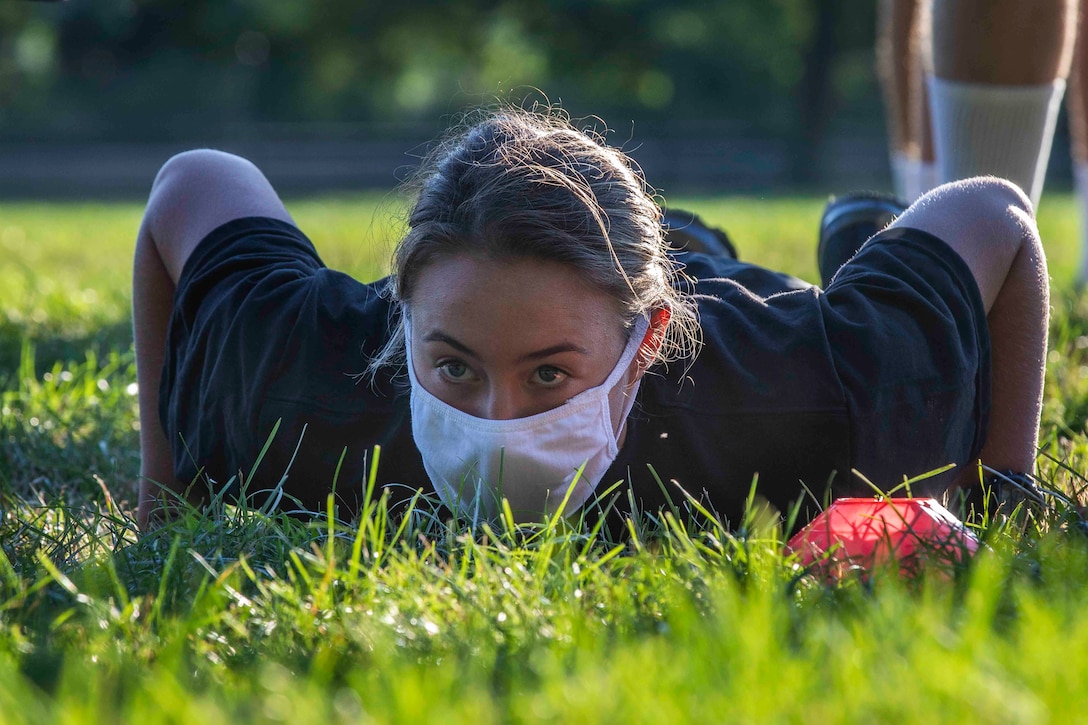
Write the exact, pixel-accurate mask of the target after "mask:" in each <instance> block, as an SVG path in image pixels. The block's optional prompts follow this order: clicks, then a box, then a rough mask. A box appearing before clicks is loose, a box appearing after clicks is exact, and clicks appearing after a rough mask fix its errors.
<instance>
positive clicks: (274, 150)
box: [0, 128, 1069, 200]
mask: <svg viewBox="0 0 1088 725" xmlns="http://www.w3.org/2000/svg"><path fill="white" fill-rule="evenodd" d="M713 131H714V130H713V129H710V130H708V131H705V132H702V133H700V132H698V129H697V128H696V129H694V131H692V132H689V133H683V134H676V133H670V134H658V135H644V136H640V137H638V138H637V139H636V140H635V141H632V142H631V143H630V144H628V151H629V153H630V154H631V156H632V157H633V158H634V159H635V160H636V161H637V162H638V163H639V164H640V165H641V166H642V168H643V170H644V172H645V174H646V178H647V179H648V180H649V182H650V183H651V184H652V185H653V186H654V187H656V188H657V189H660V190H662V191H663V192H664V193H666V194H670V193H708V194H715V193H744V192H749V193H772V192H775V191H782V192H789V191H798V190H800V191H811V192H819V193H824V192H827V193H839V192H843V191H848V190H851V189H859V188H868V189H889V188H890V185H891V182H890V176H889V171H888V162H887V152H886V149H885V146H884V139H883V137H882V136H881V135H880V134H878V133H872V132H870V133H862V134H857V133H853V134H846V133H842V134H838V135H832V136H830V137H828V138H827V139H825V141H824V143H823V145H822V146H821V148H820V150H819V152H818V153H817V154H816V156H815V161H814V164H815V168H814V169H813V170H812V171H813V173H812V174H811V178H812V180H811V181H809V182H807V183H806V184H805V185H804V187H803V188H800V189H799V188H798V184H797V183H796V182H795V179H794V177H795V171H796V169H795V167H794V165H793V164H791V163H790V161H791V153H793V152H795V150H796V149H795V147H794V148H791V146H790V144H789V143H788V142H787V141H785V140H777V139H773V138H766V137H755V136H750V135H740V134H733V135H720V134H717V133H714V132H713ZM425 143H426V140H425V139H423V138H419V139H410V138H398V139H392V140H365V139H360V138H331V139H313V138H302V139H300V138H294V139H292V138H283V137H281V138H275V139H257V140H246V139H237V138H236V139H233V140H229V141H224V142H222V143H218V144H216V147H217V148H221V149H223V150H226V151H231V152H234V153H238V154H241V155H243V156H245V157H247V158H249V159H251V160H253V161H254V162H255V163H256V164H257V165H258V166H260V167H261V168H262V169H263V170H264V172H265V173H266V174H267V175H268V177H269V178H270V179H271V181H272V183H273V184H274V185H275V186H276V187H277V189H278V190H279V191H280V192H281V193H282V194H286V195H298V194H309V193H321V192H328V191H351V190H359V189H391V188H393V187H394V186H396V184H397V183H398V181H399V180H401V179H403V178H405V177H406V176H407V175H408V174H409V173H410V170H411V169H412V168H413V167H414V166H415V165H416V164H417V163H418V157H419V154H420V153H421V150H422V149H423V148H424V144H425ZM194 145H198V144H192V143H186V142H178V141H175V142H161V143H94V142H87V141H80V142H45V141H34V140H25V141H0V198H7V199H20V198H45V199H88V200H94V199H116V198H129V199H139V198H142V197H145V196H146V195H147V192H148V190H149V188H150V186H151V181H152V179H154V177H155V173H156V171H157V170H158V168H159V167H160V166H161V165H162V163H163V162H164V161H166V159H168V158H169V157H170V156H171V155H173V154H174V153H177V152H179V151H183V150H185V149H187V148H192V147H194ZM1051 174H1052V176H1056V177H1066V176H1068V175H1069V162H1068V145H1067V143H1066V141H1065V139H1064V138H1059V139H1058V140H1057V141H1056V143H1055V150H1054V155H1053V161H1052V164H1051ZM1058 183H1062V181H1058ZM1066 183H1067V182H1066Z"/></svg>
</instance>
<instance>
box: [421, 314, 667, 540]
mask: <svg viewBox="0 0 1088 725" xmlns="http://www.w3.org/2000/svg"><path fill="white" fill-rule="evenodd" d="M648 328H649V320H648V319H647V318H645V317H641V318H639V320H638V322H637V323H636V324H635V327H634V330H632V333H631V338H630V340H629V341H628V343H627V347H626V348H625V349H624V351H623V354H622V355H620V359H619V362H617V363H616V367H615V368H614V369H613V370H612V372H611V373H610V374H609V376H608V378H607V379H606V380H605V381H604V383H602V384H601V385H599V386H597V387H595V388H590V389H589V390H584V391H582V392H581V393H579V394H578V395H575V396H574V397H573V398H571V399H570V400H568V401H567V402H566V403H564V404H562V405H560V406H559V407H557V408H553V409H551V410H548V411H545V412H543V413H538V414H537V415H531V416H529V417H528V418H516V419H513V420H488V419H486V418H477V417H475V416H472V415H469V414H468V413H465V412H463V411H460V410H458V409H456V408H454V407H453V406H452V405H449V404H448V403H444V402H442V401H441V400H439V399H438V398H436V397H435V396H434V395H432V394H431V393H429V392H427V390H426V389H424V387H423V386H422V385H420V383H419V380H418V379H417V378H416V373H415V367H414V365H413V362H412V344H411V339H412V333H411V329H410V327H409V323H408V320H407V317H405V320H404V335H405V345H406V347H407V353H408V377H409V379H410V380H411V383H412V400H411V406H412V437H413V438H414V439H415V443H416V447H417V448H419V452H420V454H422V456H423V467H424V468H425V469H426V470H427V475H428V476H429V477H430V479H431V483H432V484H434V487H435V490H437V491H438V494H439V496H441V497H442V501H443V503H445V504H446V506H448V507H449V508H450V510H452V511H454V512H455V513H457V514H459V515H462V516H465V517H466V518H469V519H471V520H473V521H476V520H478V519H481V518H493V517H494V516H496V515H497V514H498V512H499V505H500V501H501V500H502V497H506V499H507V500H508V501H509V502H510V509H511V510H512V511H513V513H514V518H515V520H518V521H532V520H537V521H539V520H540V518H541V514H543V513H551V512H554V511H556V510H558V509H559V507H560V505H561V504H562V503H563V500H564V499H565V498H566V500H567V503H566V506H565V508H564V509H563V510H564V512H566V513H571V512H574V511H577V510H578V508H579V507H580V506H581V505H582V504H583V503H585V501H586V499H588V498H589V496H590V494H592V493H593V490H594V489H595V488H596V487H597V484H598V483H599V482H600V480H601V478H602V477H603V476H604V474H605V472H606V471H607V470H608V467H609V466H610V465H612V461H614V460H615V458H616V455H617V454H618V453H619V443H618V440H619V437H620V434H621V432H622V431H623V428H624V425H625V424H626V421H627V416H628V415H629V414H630V412H631V407H632V406H633V405H634V403H635V394H636V393H637V392H638V382H636V383H635V384H634V385H633V386H631V389H630V390H629V391H628V392H627V394H626V396H625V397H624V400H623V409H622V415H621V416H620V417H619V421H620V423H619V425H618V426H616V427H615V428H613V425H612V411H611V407H610V406H609V403H608V398H609V393H610V392H611V391H612V390H613V389H614V388H615V387H616V386H617V385H620V384H621V383H622V381H623V378H624V374H625V373H626V372H627V369H628V367H629V366H630V364H631V361H632V360H634V359H635V355H636V354H637V353H638V349H639V346H640V344H641V343H642V338H643V337H644V336H645V334H646V330H647V329H648ZM583 464H585V467H584V469H583V470H582V474H581V475H580V476H577V478H578V481H577V483H574V479H575V477H576V475H577V472H578V469H579V468H582V466H583ZM572 483H574V488H573V490H570V489H571V485H572ZM568 491H570V497H569V498H567V493H568Z"/></svg>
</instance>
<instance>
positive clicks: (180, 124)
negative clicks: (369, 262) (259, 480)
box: [0, 0, 883, 185]
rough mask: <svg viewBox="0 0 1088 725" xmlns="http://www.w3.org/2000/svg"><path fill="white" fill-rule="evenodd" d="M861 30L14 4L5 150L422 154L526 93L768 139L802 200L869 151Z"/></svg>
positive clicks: (714, 15) (301, 6)
mask: <svg viewBox="0 0 1088 725" xmlns="http://www.w3.org/2000/svg"><path fill="white" fill-rule="evenodd" d="M874 24H875V3H874V2H872V0H722V1H721V2H716V3H705V2H700V1H696V0H670V2H649V1H648V0H548V1H546V2H541V1H540V0H535V1H534V0H458V2H436V1H435V0H399V1H397V2H381V3H379V2H374V1H373V0H363V1H362V2H359V1H356V2H348V1H346V0H69V1H68V2H63V3H41V2H13V1H12V0H8V1H7V2H3V3H0V33H2V40H0V142H6V143H9V144H11V143H17V142H39V143H40V142H77V141H79V142H126V143H132V142H141V141H142V142H174V141H176V142H185V141H193V140H198V141H200V142H202V143H224V142H225V143H229V142H230V140H232V139H253V138H271V137H276V136H277V135H279V136H283V135H285V134H286V135H290V136H305V137H307V138H314V137H336V136H340V137H344V136H349V137H350V136H352V135H353V134H355V135H365V136H366V137H368V138H380V137H383V136H388V137H390V138H407V137H412V138H414V137H417V136H418V137H421V138H426V137H429V136H431V135H433V133H434V132H435V131H437V130H438V129H440V128H442V127H443V125H444V123H445V122H446V121H448V120H449V117H450V116H451V115H452V114H455V113H456V111H457V110H458V109H460V108H463V107H465V106H468V105H476V104H479V103H485V102H487V101H488V100H492V99H494V98H495V97H504V98H518V97H520V96H523V95H525V94H527V93H530V92H531V91H530V89H539V90H540V92H542V93H543V94H545V95H546V96H547V98H549V99H551V100H552V101H560V102H562V104H563V105H564V106H565V107H566V108H567V109H568V110H569V111H570V112H571V113H572V115H575V116H582V115H588V114H596V115H598V116H601V117H602V118H603V119H605V120H606V121H607V122H608V123H609V125H610V126H611V127H613V128H615V129H616V130H617V134H618V135H619V140H620V141H621V142H622V141H623V140H624V139H626V138H631V139H632V145H633V146H637V145H638V143H639V141H640V139H642V138H644V137H661V136H665V137H668V136H670V135H672V136H674V137H685V136H686V137H690V136H693V135H694V136H700V137H707V138H709V137H725V136H731V137H743V138H745V139H750V140H755V141H758V140H760V139H774V140H775V143H776V144H784V149H785V152H784V153H783V154H782V156H783V158H785V159H787V161H785V162H784V163H785V165H786V166H785V168H783V169H781V171H780V173H779V175H780V176H784V177H785V178H786V179H788V180H790V181H792V182H795V183H796V184H800V185H804V184H808V183H812V182H815V181H818V180H819V178H820V168H819V167H820V159H821V158H823V156H821V154H823V155H824V156H826V153H827V150H826V143H825V142H826V140H827V139H828V137H829V136H834V137H836V138H849V139H858V138H868V139H871V143H870V145H875V146H876V147H877V149H878V150H879V151H882V146H880V144H881V143H882V134H883V117H882V113H881V107H880V103H879V93H878V88H877V85H876V81H875V77H874V71H873V38H874ZM693 129H694V130H693ZM878 163H883V159H880V161H879V162H878Z"/></svg>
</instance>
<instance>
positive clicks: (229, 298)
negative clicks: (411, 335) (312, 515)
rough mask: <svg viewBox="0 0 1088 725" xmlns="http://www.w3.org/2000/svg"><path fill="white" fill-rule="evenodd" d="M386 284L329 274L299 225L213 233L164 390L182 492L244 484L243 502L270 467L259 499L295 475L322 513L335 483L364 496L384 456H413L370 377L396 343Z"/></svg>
mask: <svg viewBox="0 0 1088 725" xmlns="http://www.w3.org/2000/svg"><path fill="white" fill-rule="evenodd" d="M380 284H381V283H375V284H370V285H365V284H362V283H360V282H358V281H357V280H355V279H353V278H351V277H350V276H348V275H346V274H342V273H340V272H336V271H333V270H330V269H327V268H326V267H325V266H324V264H323V263H322V262H321V259H320V257H319V256H318V254H317V252H316V250H315V249H314V247H313V244H312V243H311V242H310V240H309V239H307V238H306V236H305V235H304V234H303V233H302V232H301V231H299V230H298V229H297V228H296V227H294V226H293V225H291V224H287V223H285V222H281V221H277V220H274V219H265V218H248V219H239V220H235V221H233V222H230V223H228V224H225V225H223V226H221V227H219V228H218V229H216V230H214V231H213V232H212V233H211V234H209V235H208V236H207V237H206V238H205V239H204V240H203V241H202V242H201V243H200V244H199V245H198V247H197V248H196V250H194V253H193V255H192V256H191V258H190V259H189V261H188V262H187V264H186V267H185V269H184V270H183V273H182V275H181V279H179V282H178V289H177V293H176V296H175V308H174V313H173V318H172V320H171V325H170V333H169V342H168V348H167V359H166V363H165V366H164V371H163V379H162V387H161V390H160V415H161V417H162V420H163V424H164V429H165V430H166V432H167V435H168V436H170V437H171V439H172V446H173V450H174V466H175V473H176V474H177V475H178V477H179V479H180V480H187V479H191V478H192V477H193V476H195V475H196V474H197V472H198V471H201V470H203V471H204V472H206V473H208V475H210V476H211V477H213V478H215V479H216V480H217V481H218V482H219V483H220V484H225V483H226V481H227V479H229V478H230V477H233V476H237V475H238V474H239V473H241V474H242V477H241V478H240V479H237V480H236V482H235V488H236V489H237V488H238V487H239V486H238V484H239V483H240V481H241V480H242V479H244V478H246V477H248V474H249V473H250V471H251V470H252V469H253V467H254V466H255V465H256V464H257V463H258V459H259V458H260V460H259V466H257V469H256V475H255V476H254V477H253V479H252V480H251V481H249V486H250V488H249V490H248V492H249V493H253V492H255V491H259V490H262V489H265V488H271V487H273V486H275V485H276V484H277V483H279V482H280V481H281V480H282V479H284V476H285V475H286V476H287V478H286V480H285V481H284V490H285V492H287V493H288V494H290V495H292V496H294V497H296V498H298V499H299V501H300V503H303V504H304V505H306V506H308V507H315V506H322V505H323V500H324V496H325V494H326V493H327V492H328V491H329V490H330V489H331V488H332V487H333V485H334V479H335V483H336V485H337V486H338V487H343V488H344V489H349V488H350V489H351V490H352V491H354V492H355V493H357V489H358V485H359V482H360V480H361V479H362V477H363V473H362V472H363V471H364V470H365V467H366V460H367V457H368V456H369V455H370V451H371V450H372V448H373V446H374V445H375V444H385V445H387V446H390V447H393V448H397V445H398V444H400V445H401V446H403V443H404V439H405V432H406V431H407V415H406V410H407V408H406V406H405V405H403V403H402V401H401V400H400V397H401V396H398V394H397V391H396V390H395V389H394V387H393V385H392V384H391V381H389V380H380V381H378V382H376V383H371V382H369V381H362V380H361V378H360V374H361V373H363V371H364V370H365V368H366V365H367V361H368V360H369V358H370V356H371V355H372V354H373V353H375V352H376V351H377V350H379V349H380V348H381V346H382V345H384V344H385V341H386V340H387V339H388V337H389V313H390V305H389V300H388V299H387V298H386V297H385V296H384V295H382V294H381V288H380ZM273 430H276V435H275V437H274V438H271V436H272V432H273ZM408 437H409V443H410V434H409V436H408ZM269 441H271V442H270V443H269ZM266 443H269V445H268V448H267V450H265V445H266ZM262 450H264V455H263V458H262V457H260V454H261V452H262ZM413 454H414V451H411V450H409V451H407V455H409V457H411V456H412V455H413ZM415 457H418V454H415Z"/></svg>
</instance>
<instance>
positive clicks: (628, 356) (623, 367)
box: [576, 315, 650, 397]
mask: <svg viewBox="0 0 1088 725" xmlns="http://www.w3.org/2000/svg"><path fill="white" fill-rule="evenodd" d="M649 329H650V318H649V317H647V316H646V315H639V317H638V319H637V320H635V326H634V328H633V329H632V330H631V337H629V338H628V339H627V347H625V348H624V349H623V354H621V355H620V359H619V362H617V363H616V367H615V368H613V370H612V372H611V374H609V376H608V378H607V379H606V380H605V381H604V383H602V384H601V387H603V388H607V389H609V390H611V389H612V388H613V387H615V386H616V383H618V382H619V381H620V378H622V377H623V374H624V373H626V372H627V367H628V366H629V365H630V364H631V361H632V360H634V359H635V357H636V356H637V355H638V351H639V350H640V349H642V341H643V340H644V339H645V338H646V332H647V331H648V330H649ZM576 397H577V396H576Z"/></svg>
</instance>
